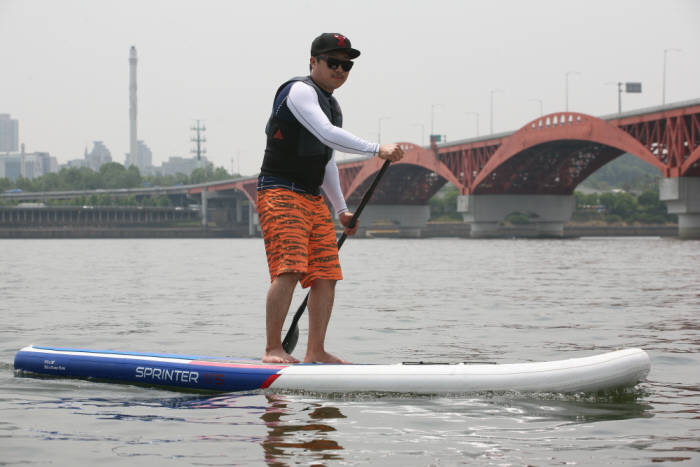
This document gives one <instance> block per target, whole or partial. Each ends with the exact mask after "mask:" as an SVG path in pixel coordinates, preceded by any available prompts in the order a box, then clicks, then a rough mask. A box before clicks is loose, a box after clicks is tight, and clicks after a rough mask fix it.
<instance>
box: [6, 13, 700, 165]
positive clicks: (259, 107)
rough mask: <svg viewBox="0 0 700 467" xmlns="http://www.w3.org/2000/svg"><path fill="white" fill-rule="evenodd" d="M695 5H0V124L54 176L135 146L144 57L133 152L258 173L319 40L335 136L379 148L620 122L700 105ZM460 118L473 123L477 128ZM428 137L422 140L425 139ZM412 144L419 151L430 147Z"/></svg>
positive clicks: (699, 31) (699, 20) (119, 156)
mask: <svg viewBox="0 0 700 467" xmlns="http://www.w3.org/2000/svg"><path fill="white" fill-rule="evenodd" d="M698 24H700V1H697V0H657V1H649V0H634V1H633V0H615V1H612V0H587V1H580V0H578V1H566V0H554V1H537V0H531V1H521V0H489V1H478V2H477V1H441V0H431V1H412V0H398V1H379V0H371V1H363V0H353V1H342V2H340V1H331V0H299V1H291V0H286V1H264V0H258V1H248V2H243V1H233V0H229V1H208V0H197V1H194V0H190V1H184V0H165V1H149V0H119V1H109V2H108V1H100V0H0V70H2V71H1V72H0V113H9V114H11V115H12V117H13V118H16V119H18V120H19V128H20V141H21V142H23V143H25V145H26V148H27V151H30V152H33V151H48V152H50V153H51V154H52V155H53V156H56V157H57V158H58V160H59V162H60V163H64V162H66V161H68V160H69V159H75V158H82V155H83V152H84V150H85V147H86V146H87V147H92V141H94V140H101V141H104V143H105V144H106V145H107V147H108V148H109V149H110V151H111V153H112V158H113V160H115V161H116V162H120V163H124V154H125V153H126V152H127V151H128V148H129V89H128V88H129V81H128V78H129V64H128V57H129V48H130V47H131V46H132V45H135V46H136V48H137V50H138V56H139V63H138V100H139V106H138V110H139V120H138V123H139V129H138V135H139V139H142V140H144V141H145V142H146V144H148V146H149V147H150V148H151V150H152V151H153V162H154V164H155V165H160V163H162V162H163V161H166V160H167V159H168V157H170V156H184V157H191V156H190V150H191V148H192V144H191V143H190V138H191V136H192V134H191V131H190V127H191V126H192V125H193V123H194V121H195V120H196V119H201V120H203V121H204V123H205V124H206V127H207V132H206V137H207V140H208V142H207V144H206V147H207V150H208V154H207V157H208V158H209V160H210V161H212V162H214V163H215V164H216V165H217V166H223V167H225V168H226V169H227V170H229V171H230V170H231V167H232V159H234V162H233V167H236V168H237V167H240V171H241V172H242V173H243V174H247V175H252V174H254V173H256V172H257V171H258V169H259V166H260V162H261V159H262V154H263V150H264V146H265V136H264V126H265V122H266V120H267V118H268V116H269V113H270V109H271V104H272V98H273V95H274V91H275V90H276V89H277V86H278V85H279V84H281V83H282V82H283V81H285V80H286V79H288V78H290V77H292V76H296V75H302V74H306V73H307V72H308V57H309V48H310V44H311V41H312V39H313V38H314V37H315V36H317V35H318V34H319V33H321V32H340V33H343V34H345V35H346V36H348V38H350V40H351V41H352V45H353V47H355V48H357V49H359V50H360V51H361V52H362V56H360V57H359V58H358V59H357V63H356V65H355V67H354V68H353V70H352V72H351V73H350V78H349V79H348V81H347V82H346V84H345V85H344V86H343V87H342V88H340V89H339V90H337V91H336V94H335V95H336V97H337V98H338V100H339V101H340V104H341V106H342V108H343V113H344V119H345V128H346V129H348V130H350V131H351V132H353V133H355V134H357V135H358V136H361V137H363V138H365V139H368V140H371V141H376V140H377V138H378V132H379V131H378V130H379V128H378V127H379V119H380V118H381V117H388V118H386V119H382V125H381V126H382V130H381V140H382V142H392V141H409V142H413V143H417V144H421V143H422V142H423V141H426V142H427V140H428V133H429V132H430V126H431V110H433V111H434V112H433V115H434V119H433V122H434V130H435V132H436V133H439V134H445V135H447V138H448V140H456V139H463V138H469V137H473V136H475V135H476V116H475V115H473V114H471V113H474V112H477V113H479V123H480V134H481V135H483V134H486V133H488V132H489V127H490V110H489V109H490V105H489V104H490V96H491V90H494V89H500V90H502V92H498V93H496V94H494V113H493V122H494V123H493V127H494V131H495V132H500V131H509V130H516V129H518V128H520V127H521V126H523V125H525V124H526V123H527V122H528V121H530V120H532V119H533V118H535V117H537V116H538V115H539V112H540V105H539V102H537V101H536V100H537V99H539V100H541V101H542V104H543V109H544V113H549V112H555V111H561V110H564V107H565V81H566V74H567V72H569V71H575V72H579V73H580V74H570V75H569V109H570V110H572V111H577V112H583V113H587V114H592V115H604V114H609V113H613V112H616V111H617V88H616V86H614V85H610V84H606V83H610V82H617V81H641V82H642V83H643V93H642V94H623V96H622V97H623V110H631V109H635V108H641V107H647V106H653V105H659V104H661V98H662V90H661V88H662V86H661V84H662V75H663V56H664V52H663V51H664V49H671V48H676V49H681V51H671V52H669V53H668V63H667V79H666V101H667V102H674V101H681V100H688V99H695V98H698V97H700V27H698ZM470 112H471V113H470ZM421 125H422V127H421ZM422 138H425V140H423V139H422Z"/></svg>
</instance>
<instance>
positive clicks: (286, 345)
mask: <svg viewBox="0 0 700 467" xmlns="http://www.w3.org/2000/svg"><path fill="white" fill-rule="evenodd" d="M298 340H299V326H294V327H293V328H292V329H290V330H289V331H288V332H287V335H286V336H284V341H282V348H283V349H284V351H285V352H287V353H288V354H289V355H291V354H292V352H294V348H295V347H296V346H297V341H298Z"/></svg>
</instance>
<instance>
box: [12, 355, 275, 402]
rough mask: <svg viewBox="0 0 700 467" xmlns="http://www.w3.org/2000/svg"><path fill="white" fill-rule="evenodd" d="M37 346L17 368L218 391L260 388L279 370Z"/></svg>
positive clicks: (20, 357)
mask: <svg viewBox="0 0 700 467" xmlns="http://www.w3.org/2000/svg"><path fill="white" fill-rule="evenodd" d="M35 349H37V350H38V351H21V350H20V351H19V352H17V354H16V355H15V361H14V367H15V369H17V370H24V371H28V372H32V373H39V374H47V375H54V376H62V377H68V378H71V377H72V378H95V379H98V380H106V381H112V382H116V383H140V384H147V385H155V386H166V387H177V388H187V389H204V390H210V391H218V392H230V391H247V390H253V389H258V388H260V387H261V386H262V385H263V384H264V383H265V381H267V379H268V378H269V377H271V376H273V375H276V374H277V373H278V372H279V369H277V368H256V367H254V366H251V367H226V366H223V367H221V366H213V365H207V364H206V363H204V364H201V365H199V364H192V363H189V362H186V361H183V362H158V361H153V360H148V358H149V357H151V356H149V355H139V354H136V355H129V356H130V357H131V356H136V357H139V356H143V359H139V358H119V355H120V353H119V352H107V353H108V354H110V355H114V357H105V356H99V355H95V354H94V353H93V352H94V351H87V350H83V349H76V350H75V352H76V354H77V355H68V354H62V353H48V352H42V350H52V351H58V350H59V349H57V348H53V347H48V348H40V347H35ZM63 350H64V351H69V350H71V349H63ZM121 355H125V354H123V353H121ZM156 356H161V355H158V354H156ZM212 363H215V362H212Z"/></svg>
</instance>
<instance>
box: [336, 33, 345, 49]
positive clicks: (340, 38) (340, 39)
mask: <svg viewBox="0 0 700 467" xmlns="http://www.w3.org/2000/svg"><path fill="white" fill-rule="evenodd" d="M333 37H335V39H336V40H337V41H338V47H345V36H343V35H342V34H333Z"/></svg>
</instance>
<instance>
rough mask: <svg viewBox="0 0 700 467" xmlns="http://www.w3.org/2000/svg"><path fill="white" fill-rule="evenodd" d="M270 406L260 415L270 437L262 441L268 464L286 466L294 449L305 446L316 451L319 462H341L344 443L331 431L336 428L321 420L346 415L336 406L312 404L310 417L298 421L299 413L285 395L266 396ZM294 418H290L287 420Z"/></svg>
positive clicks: (312, 451) (308, 449)
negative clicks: (335, 438) (290, 404)
mask: <svg viewBox="0 0 700 467" xmlns="http://www.w3.org/2000/svg"><path fill="white" fill-rule="evenodd" d="M265 397H266V398H267V401H268V403H269V406H268V408H267V410H266V411H265V413H264V414H263V415H262V416H261V417H260V418H261V419H262V421H263V423H265V426H267V428H268V433H267V437H266V438H265V440H264V441H263V442H262V443H260V444H261V445H262V448H263V450H264V451H265V461H266V462H267V463H268V464H269V465H286V463H285V460H290V459H293V455H294V452H295V450H297V449H303V450H305V451H309V452H311V453H313V454H314V456H313V457H314V458H315V460H316V461H329V460H336V461H340V460H343V458H342V457H341V456H340V454H339V452H338V451H340V450H342V449H343V447H342V446H340V445H339V444H338V442H337V441H336V440H334V439H331V434H332V433H333V432H334V431H336V429H335V428H333V427H332V426H330V425H327V424H324V423H321V422H320V421H322V420H334V419H339V418H346V417H345V415H343V414H342V413H341V412H340V410H339V409H337V408H336V407H330V406H322V405H321V404H318V403H315V404H311V406H310V407H309V408H310V409H311V408H312V409H313V410H311V412H309V413H308V418H309V419H310V420H298V417H299V416H300V415H301V414H300V413H298V412H296V411H293V410H289V407H288V406H289V402H288V401H287V399H285V398H284V397H283V396H277V395H266V396H265ZM285 417H286V418H291V423H290V421H287V420H285Z"/></svg>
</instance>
